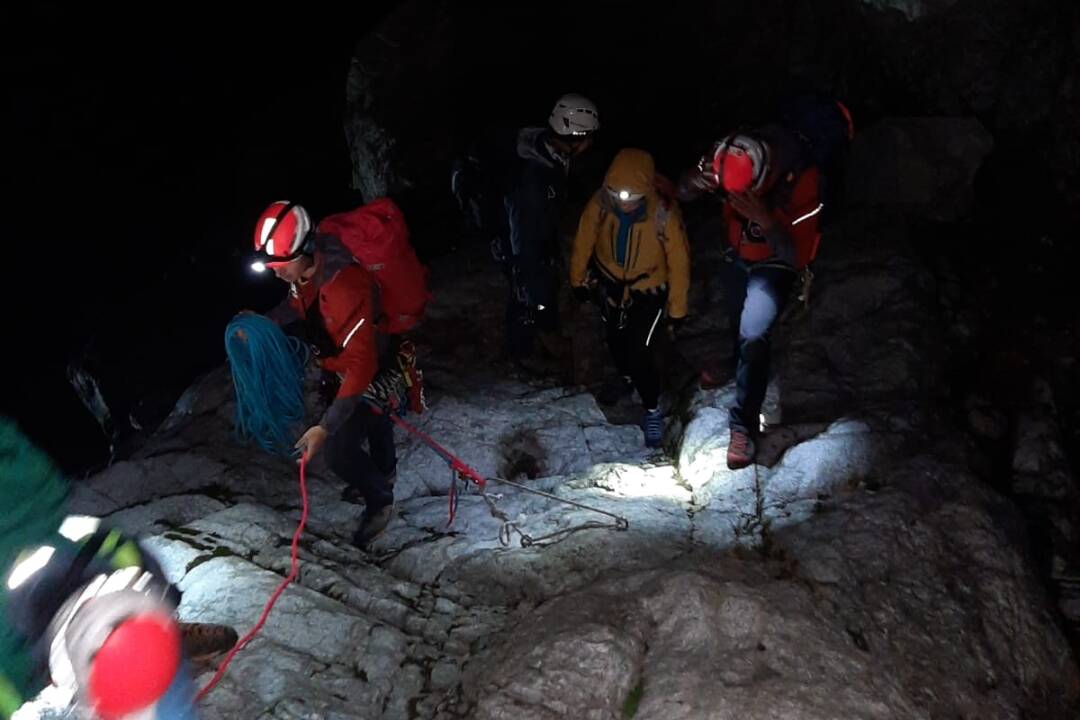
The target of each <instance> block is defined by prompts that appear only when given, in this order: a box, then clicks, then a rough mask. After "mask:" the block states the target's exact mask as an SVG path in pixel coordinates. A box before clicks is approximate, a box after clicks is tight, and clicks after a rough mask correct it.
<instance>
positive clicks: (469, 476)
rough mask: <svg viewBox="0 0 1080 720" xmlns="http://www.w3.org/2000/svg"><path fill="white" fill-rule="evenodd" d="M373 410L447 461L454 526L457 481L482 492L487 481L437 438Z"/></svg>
mask: <svg viewBox="0 0 1080 720" xmlns="http://www.w3.org/2000/svg"><path fill="white" fill-rule="evenodd" d="M371 409H372V410H373V411H374V412H375V413H376V414H379V415H386V416H387V417H389V418H390V419H391V420H393V421H394V422H395V423H396V424H397V425H398V427H400V428H402V429H403V430H405V431H406V432H408V433H411V434H412V435H415V436H416V437H418V438H420V440H421V441H423V443H424V444H425V445H427V446H428V447H429V448H431V449H432V450H434V451H435V452H436V453H438V455H439V457H441V458H442V459H443V460H445V461H446V463H447V464H448V465H449V466H450V471H451V475H450V495H449V502H450V511H449V520H448V522H447V524H449V525H452V524H453V523H454V515H455V514H456V513H457V479H458V478H459V477H460V478H464V479H465V480H471V481H472V482H473V483H475V484H476V486H477V487H479V488H480V489H481V490H483V489H484V486H485V485H486V484H487V479H486V478H485V477H484V476H483V475H481V474H480V473H478V472H477V471H476V470H474V469H473V468H472V467H470V466H469V465H467V464H466V463H465V461H464V460H462V459H461V458H459V457H458V456H456V455H454V454H453V453H452V452H450V451H449V450H447V449H446V448H444V447H443V446H442V445H440V444H439V443H438V442H436V441H435V438H433V437H431V436H430V435H428V434H427V433H425V432H424V431H423V430H421V429H420V428H418V427H416V426H414V425H410V424H409V423H407V422H405V421H404V420H402V419H401V418H400V417H398V416H397V415H396V414H395V413H394V412H392V411H391V412H386V411H384V410H383V409H382V408H381V407H379V406H378V405H374V404H372V405H371Z"/></svg>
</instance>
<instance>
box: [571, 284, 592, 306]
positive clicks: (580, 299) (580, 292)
mask: <svg viewBox="0 0 1080 720" xmlns="http://www.w3.org/2000/svg"><path fill="white" fill-rule="evenodd" d="M570 290H571V291H572V292H573V293H574V302H577V303H586V302H589V300H591V299H592V292H590V291H589V288H588V287H586V286H585V285H577V286H575V287H572V288H570Z"/></svg>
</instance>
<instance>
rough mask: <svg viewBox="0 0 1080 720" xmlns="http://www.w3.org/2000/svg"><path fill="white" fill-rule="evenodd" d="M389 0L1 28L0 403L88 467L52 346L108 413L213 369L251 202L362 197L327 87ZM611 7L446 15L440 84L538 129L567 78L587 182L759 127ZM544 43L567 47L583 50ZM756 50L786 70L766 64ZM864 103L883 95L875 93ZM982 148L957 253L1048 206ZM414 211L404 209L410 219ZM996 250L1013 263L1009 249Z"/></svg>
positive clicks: (82, 422)
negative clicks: (524, 31) (106, 403)
mask: <svg viewBox="0 0 1080 720" xmlns="http://www.w3.org/2000/svg"><path fill="white" fill-rule="evenodd" d="M392 4H393V3H392V2H390V1H389V0H385V1H384V2H380V3H355V4H346V5H341V4H336V3H326V4H324V5H322V6H320V5H317V4H314V5H313V4H308V5H305V6H303V7H301V6H298V5H296V4H285V3H278V4H267V3H261V4H258V5H253V6H250V7H240V8H237V7H236V6H233V5H230V6H229V16H228V17H225V16H224V15H223V14H221V13H220V12H218V11H217V10H216V9H215V7H214V6H211V5H206V6H203V7H198V6H195V5H191V4H185V5H183V6H182V8H179V9H177V10H174V13H173V14H172V15H154V16H151V15H150V13H149V12H148V11H147V12H145V13H144V14H141V15H140V14H138V13H136V12H133V11H131V10H124V11H120V10H111V9H102V8H100V7H98V6H92V7H91V6H87V7H84V8H82V9H75V8H70V7H64V6H61V5H59V4H56V3H36V4H34V5H33V7H32V8H28V9H25V10H21V11H19V12H21V13H22V15H21V16H20V17H17V18H13V19H11V21H10V22H5V29H7V30H9V33H8V36H7V37H6V38H5V50H6V52H7V54H8V55H9V58H8V62H7V63H6V66H7V67H8V68H9V69H10V71H11V72H9V73H8V75H9V79H8V83H7V87H8V89H9V93H8V97H9V102H8V103H7V104H6V108H7V111H8V112H7V119H8V123H7V124H8V126H9V128H10V129H9V130H8V133H7V137H8V139H9V143H8V144H9V146H10V147H8V148H7V149H6V150H7V151H6V153H5V158H4V166H5V168H6V169H7V170H8V178H9V180H8V185H9V187H10V188H12V189H13V192H11V193H9V196H8V211H7V212H6V213H5V217H6V218H7V219H8V221H9V222H8V225H7V228H6V233H5V235H6V236H5V242H6V243H7V244H8V245H9V246H13V247H15V249H16V252H15V255H14V256H10V255H9V256H8V261H7V263H6V264H5V266H6V268H7V270H8V274H9V275H10V276H11V277H12V278H13V281H14V282H13V285H12V284H11V283H9V286H8V302H7V306H8V312H7V314H6V323H5V325H6V327H5V330H6V339H5V343H4V348H5V349H6V350H7V352H6V353H5V354H6V356H7V357H6V358H5V359H6V362H5V367H6V370H7V372H6V377H5V380H4V383H3V392H2V395H0V412H3V413H5V414H10V415H13V416H15V417H16V419H18V420H19V421H20V422H21V423H22V424H23V426H24V427H25V429H26V430H27V431H28V432H29V433H30V435H31V436H33V437H34V439H35V440H37V441H38V442H39V443H40V444H41V445H43V446H44V447H45V448H46V450H48V451H49V452H50V453H51V454H53V455H54V457H56V458H57V459H59V460H60V461H61V462H62V463H63V464H64V465H65V466H66V467H67V468H68V469H69V470H72V471H73V472H81V471H85V470H86V469H88V468H90V467H92V466H94V465H96V464H100V463H101V462H102V461H104V459H105V454H104V453H105V446H104V443H103V441H102V435H101V433H100V431H99V429H98V428H97V426H96V424H95V422H94V420H93V419H92V418H91V416H90V415H89V413H87V412H86V411H85V410H84V409H83V408H82V406H81V405H80V403H79V401H78V399H77V397H76V396H75V394H74V392H73V391H72V389H71V387H70V386H69V385H68V382H67V380H66V378H65V367H66V366H67V363H68V361H69V359H71V358H72V357H75V356H77V355H78V354H79V353H80V351H81V350H82V349H83V348H89V350H90V353H89V357H90V363H91V365H92V369H94V370H95V371H97V372H98V373H99V374H100V379H101V381H102V383H103V384H104V385H105V390H106V393H107V395H108V396H109V398H110V404H114V403H116V405H114V407H116V408H117V409H120V408H121V407H122V405H123V403H124V402H125V401H135V400H137V399H141V400H143V401H144V402H145V403H146V405H144V406H143V408H142V409H143V411H145V412H146V413H147V414H148V415H150V416H154V415H157V416H160V414H161V413H162V411H163V409H167V408H168V406H169V405H171V403H172V402H173V401H174V400H175V398H176V397H177V396H178V395H179V393H180V392H181V391H182V390H183V389H184V388H185V387H187V386H188V385H189V384H190V382H191V380H192V379H193V378H194V377H195V376H196V375H198V374H199V373H201V372H205V371H207V370H209V369H211V368H213V367H215V366H217V365H218V364H219V363H220V362H222V360H223V358H224V352H223V348H222V337H221V336H222V330H223V327H224V325H225V323H226V322H227V321H228V319H229V318H230V317H231V316H232V314H233V313H234V312H235V311H236V310H238V309H240V308H242V307H254V308H255V309H262V308H265V307H267V306H269V305H270V304H271V303H272V302H273V301H274V299H275V298H276V297H277V296H279V295H280V294H281V292H282V288H281V287H280V284H279V283H276V282H275V281H273V279H270V278H262V279H255V278H253V277H252V276H251V275H250V274H249V273H247V272H246V264H245V263H244V262H243V253H244V252H245V251H246V250H247V248H248V246H249V235H250V232H251V223H252V219H253V218H255V217H256V216H257V214H258V213H259V211H260V210H261V209H262V208H263V207H265V205H266V204H267V203H268V202H270V201H272V200H275V199H281V198H286V197H288V198H291V199H296V200H298V201H301V202H303V203H304V204H305V205H306V206H308V207H309V209H311V210H312V212H313V214H314V215H315V216H316V217H318V216H320V215H322V214H324V213H325V212H328V211H331V210H339V209H342V208H345V207H350V206H354V205H356V204H359V202H360V201H361V200H362V199H361V198H360V197H359V196H358V195H357V194H356V193H354V192H352V191H350V190H349V189H348V186H349V180H350V167H349V158H348V153H347V147H346V144H345V138H344V133H343V128H342V114H343V110H344V103H345V80H346V74H347V71H348V66H349V59H350V57H351V52H352V48H353V46H354V43H355V42H356V41H357V39H359V38H360V37H362V36H363V34H364V32H365V30H366V29H368V28H370V27H372V26H373V25H374V24H375V23H376V22H377V21H378V20H379V19H380V17H381V14H382V13H383V12H385V10H386V9H387V8H388V7H390V6H391V5H392ZM618 5H619V4H618V3H613V2H596V3H591V4H579V5H577V6H575V7H574V8H573V12H570V9H569V8H567V9H566V10H565V11H564V10H559V11H557V12H555V11H551V12H548V13H547V14H544V13H542V12H537V11H535V10H534V9H531V8H528V7H526V6H521V7H517V6H515V8H514V9H513V10H507V11H506V12H505V13H504V15H506V13H509V14H510V15H512V16H513V17H514V22H515V23H518V24H521V25H522V26H535V28H534V29H535V35H536V38H535V39H534V40H533V41H532V42H533V45H532V46H531V47H528V48H522V47H520V46H519V44H520V37H521V35H515V34H514V33H507V32H505V28H504V27H497V26H494V21H489V20H487V13H486V11H484V10H482V9H475V8H474V9H473V10H462V9H460V8H458V10H457V14H458V17H457V22H459V24H460V26H461V28H469V30H470V31H471V32H472V36H471V38H472V39H471V40H470V41H469V42H465V43H462V44H463V45H465V46H468V48H469V49H468V52H469V53H471V54H473V55H474V56H475V57H473V58H472V65H471V67H473V68H474V69H475V70H476V71H477V72H483V73H488V76H485V77H480V78H474V77H464V76H463V77H461V78H458V79H457V80H456V82H457V83H458V84H459V85H458V90H460V91H461V92H470V91H473V92H475V93H476V95H477V97H478V98H479V99H482V100H485V99H486V100H485V102H487V101H490V99H491V98H492V97H494V98H496V99H497V101H498V102H497V103H496V104H495V106H494V107H495V108H496V109H497V111H498V113H496V114H500V113H501V114H502V116H503V118H504V119H509V120H511V121H512V122H515V123H516V122H521V121H527V120H528V119H530V118H531V120H530V121H531V122H537V118H536V116H535V113H538V112H539V113H546V108H547V104H548V103H549V102H550V101H551V100H552V99H553V98H554V97H555V96H557V94H559V93H561V92H563V91H566V90H568V89H573V90H575V91H581V92H585V93H587V94H590V95H591V96H592V97H593V98H594V99H595V100H597V102H598V103H599V105H600V107H601V112H602V115H604V116H605V117H606V118H609V119H610V118H617V120H611V121H610V122H609V121H606V122H607V124H606V126H605V131H604V134H603V135H604V137H603V138H601V142H600V143H598V149H597V152H595V153H593V154H592V161H591V162H592V163H593V164H594V165H595V167H594V168H593V170H595V171H596V172H599V173H602V171H603V167H604V166H606V162H607V160H608V159H610V155H611V154H612V153H613V152H614V150H615V149H616V148H617V147H619V146H621V145H622V144H624V143H630V144H637V145H639V146H642V147H647V148H649V149H650V150H651V151H653V152H654V154H655V155H656V156H657V159H658V161H659V162H660V164H661V169H662V170H665V171H666V172H669V173H671V172H674V171H676V170H677V168H676V167H675V165H676V164H681V163H682V162H683V160H684V158H686V157H693V156H694V155H693V153H695V152H698V151H700V150H701V149H703V148H699V147H697V145H696V144H695V143H699V141H701V140H703V139H707V138H708V137H709V136H710V135H711V134H712V133H715V132H716V131H717V128H720V127H730V126H731V125H732V124H733V123H735V122H746V121H747V120H748V119H751V120H756V119H758V118H753V117H748V116H747V115H748V113H750V114H751V115H752V112H753V107H754V106H753V105H752V104H750V103H748V102H747V97H745V96H746V93H743V94H739V93H734V94H731V93H729V94H727V95H725V96H724V97H723V98H722V99H723V102H722V103H720V104H719V108H720V112H721V113H725V112H726V113H727V115H726V116H718V115H716V110H715V108H714V107H713V106H714V105H715V103H714V104H712V105H709V107H708V108H706V107H704V106H699V105H698V104H695V102H696V101H695V99H697V100H700V99H701V98H702V97H704V96H703V94H702V93H699V92H697V85H698V84H699V83H701V82H703V81H704V80H707V79H709V78H713V77H714V76H715V75H716V74H717V73H729V76H730V79H732V80H734V81H735V82H733V83H730V84H729V87H730V88H735V89H739V88H743V87H744V86H745V87H750V88H752V87H753V84H752V83H748V82H747V78H746V77H744V76H743V75H740V74H739V73H735V72H732V71H731V70H730V68H729V67H728V66H727V65H725V64H724V63H720V62H717V63H716V65H715V66H712V65H708V66H705V67H702V66H694V65H693V64H692V63H689V62H688V60H687V58H688V57H690V56H692V55H693V53H688V52H686V48H685V47H684V46H686V45H687V44H691V43H693V42H697V43H703V42H706V41H708V40H710V38H708V37H698V36H700V35H701V32H700V29H699V28H694V29H687V30H686V32H685V33H684V32H682V31H681V30H680V29H679V28H672V27H667V28H663V27H657V26H654V24H652V23H642V22H641V16H639V15H634V14H633V13H625V12H620V11H619V8H618V7H617V6H618ZM699 5H700V6H701V7H702V8H705V7H711V6H712V4H711V3H705V2H701V3H699ZM548 9H549V11H550V10H551V8H550V7H549V8H548ZM713 9H715V7H713ZM9 12H10V11H9ZM120 12H123V13H124V15H123V17H120V16H119V15H118V13H120ZM110 13H111V14H110ZM685 14H686V13H684V15H685ZM504 19H505V18H504ZM485 23H487V24H485ZM669 24H670V23H669ZM601 31H602V32H603V33H605V35H604V36H605V37H608V38H611V39H612V41H614V39H617V40H618V47H619V48H622V47H624V46H625V47H628V48H632V47H649V48H650V52H648V53H641V52H636V53H628V54H627V55H625V56H622V55H618V54H613V52H611V51H612V47H611V42H609V43H608V45H607V46H606V48H605V46H604V44H603V43H602V42H601V43H598V44H597V47H595V48H592V45H591V43H592V41H593V39H594V38H596V37H598V36H597V35H596V33H598V32H601ZM736 34H737V33H736ZM553 37H560V38H565V37H572V38H575V39H576V40H575V42H576V46H575V47H577V48H578V50H573V51H568V50H567V49H566V47H564V45H565V43H558V42H556V43H552V42H551V38H553ZM584 47H588V48H592V49H591V50H589V52H585V53H583V52H581V51H580V48H584ZM845 47H846V45H845ZM755 57H757V56H756V55H755ZM765 57H769V58H771V60H772V62H773V65H776V66H777V67H778V68H780V70H781V71H782V70H783V68H782V67H780V66H781V65H782V64H783V62H782V61H783V59H784V58H783V57H782V56H781V55H776V54H769V55H766V56H765ZM734 59H736V60H737V59H739V58H738V57H736V58H734ZM510 61H512V62H510ZM711 61H712V58H711V57H710V58H709V62H711ZM845 62H847V63H848V65H850V66H852V67H859V66H860V65H861V64H862V63H863V60H862V58H861V57H860V56H858V55H857V54H856V55H852V57H851V58H848V59H847V60H846V61H845ZM766 69H767V68H766ZM774 69H775V68H774ZM774 74H775V73H774ZM504 75H505V76H506V77H505V78H504V77H502V76H504ZM766 75H767V73H766ZM871 76H872V73H871ZM657 78H659V80H658V79H657ZM571 80H573V83H571ZM579 81H580V82H579ZM571 84H575V85H576V86H575V87H570V85H571ZM492 88H493V89H494V90H492ZM407 91H408V89H407V88H404V89H403V92H407ZM878 95H879V97H878V100H879V105H878V106H877V107H867V106H864V105H862V104H860V103H862V101H863V100H862V99H860V98H859V97H858V93H853V97H852V98H848V100H849V103H851V104H852V107H853V109H854V110H856V114H857V117H859V119H860V120H861V121H863V122H872V121H873V119H874V114H875V113H884V114H901V115H902V114H918V113H919V109H918V108H914V107H907V106H905V105H904V102H903V97H904V95H903V94H899V95H895V94H892V95H891V94H889V93H878ZM882 97H884V98H885V99H891V101H895V106H891V105H887V106H881V104H880V101H881V98H882ZM484 107H485V108H486V107H487V105H485V106H484ZM608 108H612V109H611V110H610V111H609V110H608ZM485 119H488V120H490V119H492V118H490V117H486V118H485ZM541 119H542V117H541ZM417 122H419V123H421V126H420V130H421V133H420V134H421V135H423V134H424V133H423V126H422V124H423V123H428V122H458V123H462V124H464V125H466V126H468V127H469V129H473V127H472V125H473V123H472V119H471V118H469V117H456V118H439V117H422V118H417ZM694 123H697V125H696V126H695V125H694ZM1008 140H1009V138H1008V137H1003V138H998V142H999V150H1000V149H1002V148H1005V149H1006V150H1009V146H1008ZM1018 142H1019V141H1018ZM602 144H603V145H605V147H600V145H602ZM1014 150H1015V149H1014ZM1010 153H1011V154H1009V153H1001V152H998V153H997V155H999V156H1002V155H1004V156H1007V157H1017V156H1018V157H1034V156H1033V155H1032V154H1031V153H1030V152H1026V151H1025V150H1024V148H1023V147H1021V148H1019V152H1014V151H1011V150H1010ZM994 162H996V163H997V167H998V168H999V169H998V170H997V171H996V172H995V173H994V174H993V175H991V174H989V173H986V175H987V176H988V177H991V178H1005V179H1006V180H1007V182H1005V183H1001V182H998V185H999V186H1000V188H1001V189H995V188H994V187H991V188H990V191H986V190H985V189H984V190H983V191H981V192H982V194H983V196H984V201H983V202H984V205H985V207H986V208H988V209H990V210H993V212H994V215H993V217H990V216H989V215H987V219H986V221H985V228H983V229H981V230H977V231H976V232H972V233H971V240H970V242H969V243H968V244H964V242H963V238H958V237H955V236H952V237H950V238H949V239H948V246H949V247H952V248H954V250H955V252H956V253H957V254H958V255H959V256H960V257H961V259H963V258H966V257H971V256H972V253H978V255H979V256H985V255H987V254H988V253H989V250H988V248H987V247H986V245H987V240H986V237H988V233H987V232H986V230H987V229H990V230H993V231H994V234H997V235H1004V236H1007V237H1010V238H1015V237H1022V236H1023V237H1027V236H1029V235H1030V236H1038V235H1040V234H1041V233H1042V231H1041V230H1040V229H1039V228H1038V227H1034V226H1033V225H1032V219H1033V218H1034V219H1035V220H1037V221H1039V222H1042V223H1043V224H1047V223H1048V222H1049V219H1050V218H1051V217H1052V215H1053V213H1052V212H1051V210H1052V209H1048V207H1047V203H1048V202H1049V200H1050V199H1051V197H1052V194H1051V193H1050V192H1048V191H1047V190H1046V189H1045V188H1044V187H1043V186H1042V185H1040V184H1039V183H1038V182H1036V181H1037V180H1038V179H1039V178H1041V177H1042V174H1041V173H1039V172H1038V171H1037V168H1036V169H1035V170H1034V171H1025V172H1024V173H1022V174H1021V176H1022V177H1024V178H1025V182H1023V183H1020V184H1016V183H1014V182H1012V178H1014V177H1016V176H1017V175H1016V173H1014V172H1012V170H1011V167H1012V165H1011V164H1010V162H1011V161H1005V162H1003V161H1001V160H1000V158H998V159H997V160H993V159H992V162H991V163H990V165H989V166H990V167H994V164H993V163H994ZM1001 168H1004V169H1003V170H1002V169H1001ZM1027 170H1031V169H1030V168H1028V169H1027ZM1032 179H1034V180H1032ZM991 184H992V183H991ZM977 185H978V183H977ZM983 185H984V186H986V185H987V183H985V182H984V183H983ZM444 200H447V201H448V199H444ZM1006 211H1007V212H1006ZM12 220H13V222H12ZM419 220H422V218H421V217H419V215H414V216H413V220H411V221H410V224H413V225H414V230H415V229H416V225H415V224H414V221H419ZM1055 224H1057V225H1060V224H1061V223H1055ZM1067 227H1070V228H1071V227H1072V226H1071V225H1069V226H1067ZM1006 230H1007V232H1006ZM1070 232H1071V231H1070ZM991 244H993V243H991ZM1000 252H1001V254H1002V256H1003V258H1002V263H1003V264H1009V263H1010V258H1009V257H1008V253H1009V252H1010V251H1009V250H1008V248H1006V249H1004V250H1002V251H1000ZM1070 282H1071V280H1070ZM1036 290H1037V291H1038V292H1042V289H1041V287H1040V288H1036Z"/></svg>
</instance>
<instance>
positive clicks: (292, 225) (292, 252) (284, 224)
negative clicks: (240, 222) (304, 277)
mask: <svg viewBox="0 0 1080 720" xmlns="http://www.w3.org/2000/svg"><path fill="white" fill-rule="evenodd" d="M311 240H312V227H311V216H310V215H308V212H307V210H305V209H304V208H303V206H302V205H298V204H296V203H294V202H288V201H286V200H278V201H277V202H274V203H271V204H270V206H269V207H268V208H266V209H265V210H263V212H262V215H260V216H259V221H258V222H257V223H255V253H256V256H257V257H256V259H255V262H253V263H252V267H253V268H254V269H255V270H262V269H264V268H268V267H275V266H278V265H284V264H286V263H288V262H292V261H293V260H295V259H296V258H298V257H300V256H301V255H304V254H310V252H311Z"/></svg>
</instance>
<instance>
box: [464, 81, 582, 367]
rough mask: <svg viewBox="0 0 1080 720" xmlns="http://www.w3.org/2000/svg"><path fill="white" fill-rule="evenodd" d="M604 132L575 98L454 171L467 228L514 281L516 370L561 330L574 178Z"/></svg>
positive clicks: (511, 337)
mask: <svg viewBox="0 0 1080 720" xmlns="http://www.w3.org/2000/svg"><path fill="white" fill-rule="evenodd" d="M599 129H600V114H599V111H598V110H597V108H596V105H595V103H593V102H592V101H591V100H589V99H588V98H587V97H585V96H583V95H579V94H576V93H570V94H567V95H563V96H562V97H560V98H559V99H558V100H557V101H556V102H555V106H554V107H553V108H552V110H551V113H550V115H549V117H548V123H547V127H542V128H541V127H526V128H521V129H519V130H516V131H514V132H512V133H508V134H503V133H499V132H492V133H490V134H489V135H487V136H485V137H483V138H480V139H479V140H478V141H476V142H475V143H474V144H473V145H472V146H471V147H470V148H469V150H468V151H467V152H466V153H465V154H464V156H463V157H462V158H460V159H459V160H458V161H457V162H455V164H454V168H453V171H452V175H451V191H452V193H453V195H454V197H455V199H456V200H457V202H458V205H459V207H460V209H461V211H462V213H463V215H464V218H465V222H466V225H467V226H468V227H469V228H470V229H471V231H472V232H473V233H474V234H476V235H479V236H481V237H482V238H483V239H484V240H485V241H486V242H487V244H488V245H489V247H490V249H491V253H492V257H493V258H494V259H495V261H496V262H497V263H498V264H499V266H500V268H501V269H502V270H503V272H504V274H505V275H506V277H507V279H508V280H509V284H510V290H509V297H508V299H507V304H506V338H505V342H506V353H507V355H508V356H509V358H510V359H511V360H513V361H515V362H519V363H520V361H522V360H525V359H527V358H529V357H530V356H531V355H532V353H533V351H534V343H535V340H536V335H537V331H538V330H539V331H542V332H554V331H556V330H558V325H559V324H558V320H559V316H558V307H557V305H558V288H559V282H558V277H557V274H556V265H557V264H558V263H559V260H560V256H559V255H560V243H559V224H560V218H561V216H562V213H563V211H564V208H565V206H566V195H567V178H568V175H569V172H570V169H571V166H572V163H573V162H574V160H575V158H577V157H579V156H580V155H582V153H584V152H585V151H587V150H588V149H589V147H590V146H591V145H592V142H593V137H594V135H595V133H596V132H597V131H598V130H599Z"/></svg>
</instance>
